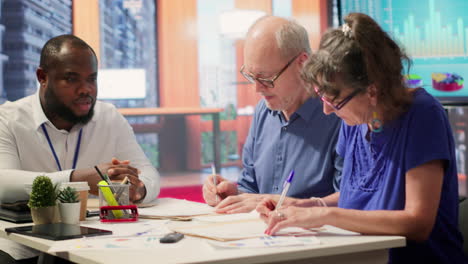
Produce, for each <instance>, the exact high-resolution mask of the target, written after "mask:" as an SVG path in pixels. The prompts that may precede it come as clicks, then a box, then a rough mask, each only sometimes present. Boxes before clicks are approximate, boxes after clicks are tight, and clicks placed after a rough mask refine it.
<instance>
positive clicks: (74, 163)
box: [41, 124, 83, 171]
mask: <svg viewBox="0 0 468 264" xmlns="http://www.w3.org/2000/svg"><path fill="white" fill-rule="evenodd" d="M41 127H42V130H43V131H44V134H45V136H46V138H47V142H49V147H50V150H51V151H52V154H53V155H54V158H55V162H56V163H57V167H58V169H59V171H61V170H62V166H60V161H59V159H58V157H57V153H55V149H54V145H53V144H52V141H51V140H50V137H49V133H47V129H46V127H45V125H44V124H42V125H41ZM82 133H83V128H80V133H79V134H78V141H77V142H76V147H75V156H74V157H73V167H72V169H75V168H76V162H77V161H78V154H79V152H80V145H81V134H82Z"/></svg>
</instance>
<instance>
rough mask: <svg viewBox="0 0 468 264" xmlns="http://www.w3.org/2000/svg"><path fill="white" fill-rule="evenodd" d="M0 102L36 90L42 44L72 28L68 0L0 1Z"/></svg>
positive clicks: (26, 94) (70, 2)
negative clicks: (37, 69)
mask: <svg viewBox="0 0 468 264" xmlns="http://www.w3.org/2000/svg"><path fill="white" fill-rule="evenodd" d="M0 7H1V13H0V14H1V18H0V41H1V44H2V45H1V49H0V103H2V102H4V101H5V100H10V101H14V100H17V99H19V98H22V97H25V96H28V95H31V94H33V93H35V92H36V91H37V87H38V86H37V81H36V73H35V72H36V68H37V66H38V65H39V58H40V53H41V48H42V46H43V45H44V44H45V42H46V41H47V40H49V39H50V38H51V37H53V36H57V35H61V34H69V33H71V31H72V20H71V14H72V11H71V8H72V1H71V0H47V1H45V0H3V1H0Z"/></svg>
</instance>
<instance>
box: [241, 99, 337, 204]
mask: <svg viewBox="0 0 468 264" xmlns="http://www.w3.org/2000/svg"><path fill="white" fill-rule="evenodd" d="M340 124H341V121H340V120H339V119H338V118H337V117H336V116H335V115H328V116H327V115H325V114H324V113H323V111H322V103H321V102H320V101H319V100H318V99H316V98H309V99H308V100H307V101H306V102H305V103H304V104H303V105H302V106H301V107H300V108H299V109H298V110H297V111H296V112H295V113H294V114H292V116H291V118H290V120H289V121H287V120H285V118H284V116H283V114H282V113H281V112H280V111H272V110H270V109H268V108H267V106H266V104H265V101H263V100H262V101H260V102H259V103H258V105H257V107H256V109H255V114H254V118H253V121H252V125H251V127H250V131H249V136H248V137H247V141H246V143H245V145H244V150H243V155H242V161H243V166H244V169H243V171H242V175H241V176H240V178H239V180H238V184H239V189H240V191H242V192H248V193H273V194H278V193H281V191H282V189H283V183H284V181H285V179H286V178H287V176H288V174H289V173H290V172H291V170H294V171H295V175H294V179H293V181H292V184H291V187H290V189H289V191H288V196H291V197H297V198H309V197H312V196H317V197H323V196H326V195H329V194H331V193H334V192H335V191H337V187H338V186H339V183H338V182H339V179H340V177H341V168H342V164H343V159H342V158H341V157H339V156H338V155H337V154H336V150H335V147H336V142H337V139H338V133H339V127H340Z"/></svg>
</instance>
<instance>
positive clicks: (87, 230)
mask: <svg viewBox="0 0 468 264" xmlns="http://www.w3.org/2000/svg"><path fill="white" fill-rule="evenodd" d="M5 231H6V232H9V233H18V234H22V235H28V236H34V237H40V238H45V239H49V240H65V239H73V238H80V237H85V236H86V237H88V236H100V235H111V234H112V231H109V230H104V229H97V228H91V227H85V226H80V225H71V224H64V223H56V224H43V225H30V226H18V227H10V228H5Z"/></svg>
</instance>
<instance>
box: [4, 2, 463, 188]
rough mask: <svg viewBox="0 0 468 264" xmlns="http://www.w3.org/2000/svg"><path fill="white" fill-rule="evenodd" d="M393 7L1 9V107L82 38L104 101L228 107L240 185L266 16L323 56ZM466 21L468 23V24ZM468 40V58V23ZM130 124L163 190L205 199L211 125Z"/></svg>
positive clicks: (227, 129) (197, 119)
mask: <svg viewBox="0 0 468 264" xmlns="http://www.w3.org/2000/svg"><path fill="white" fill-rule="evenodd" d="M396 2H398V1H396ZM416 2H418V1H416ZM449 2H456V3H458V2H461V1H460V0H458V1H457V0H450V1H449ZM431 3H432V7H431V6H430V5H429V6H428V7H427V8H428V12H429V11H432V12H433V13H435V12H439V13H438V14H439V22H440V23H442V24H443V25H444V26H446V25H449V24H450V23H452V21H446V20H443V19H448V17H447V16H445V17H443V16H442V18H441V17H440V16H441V14H442V15H444V14H445V13H444V12H445V11H446V10H443V9H442V10H440V9H439V7H440V6H442V2H441V0H431V1H430V2H429V4H431ZM439 4H440V5H439ZM444 4H447V1H444ZM434 6H436V7H437V8H434ZM389 8H390V9H391V8H392V6H391V1H385V0H381V1H372V0H361V1H354V0H353V1H346V0H328V1H327V0H74V1H71V0H3V1H2V0H0V9H1V12H0V40H1V42H0V43H1V45H0V103H2V102H4V101H5V100H10V101H13V100H17V99H19V98H21V97H24V96H27V95H30V94H32V93H34V92H35V91H36V90H37V87H38V84H37V81H36V77H35V69H36V67H37V66H38V63H39V55H40V49H41V47H42V46H43V44H44V43H45V41H47V40H48V39H49V38H51V37H53V36H56V35H60V34H65V33H73V34H75V35H77V36H79V37H81V38H83V39H84V40H85V41H87V42H88V43H89V44H90V45H91V46H92V47H93V48H94V50H95V51H96V53H97V55H98V57H99V68H100V73H99V85H100V86H99V96H98V97H99V99H101V100H104V101H108V102H111V103H113V104H115V105H116V106H117V107H119V108H149V107H159V108H167V107H171V108H174V107H194V108H197V107H200V108H223V109H224V111H223V112H222V113H221V115H220V117H221V121H220V127H221V146H220V158H221V164H222V169H221V172H222V174H223V176H226V177H228V178H229V179H231V180H236V178H237V175H238V173H239V171H240V168H241V155H242V147H243V144H244V142H245V139H246V136H247V133H248V128H249V126H250V122H251V120H252V114H253V109H254V107H255V105H256V103H257V101H258V100H259V98H260V97H259V96H258V95H256V93H255V91H254V89H253V88H252V87H251V86H250V85H249V84H247V83H246V82H245V80H244V79H243V77H242V76H241V75H240V74H239V69H240V67H241V66H242V64H243V52H242V48H243V37H244V34H245V32H246V30H247V28H248V27H249V26H250V25H251V23H252V22H253V21H254V20H255V19H256V18H258V17H260V16H262V15H265V14H273V15H278V16H283V17H288V18H294V19H296V20H297V21H298V22H299V23H300V24H302V25H304V26H305V27H306V28H307V30H308V32H309V35H310V40H311V45H312V48H313V49H315V48H316V47H317V45H318V41H319V38H320V35H321V34H322V33H323V32H324V31H325V30H326V28H327V27H329V26H337V25H339V24H340V23H341V22H340V20H341V17H342V16H343V15H344V14H343V12H349V11H361V12H367V13H370V14H371V15H373V16H374V17H375V16H379V15H381V13H382V12H387V13H388V12H390V10H389ZM431 8H432V9H431ZM399 11H401V10H399ZM406 11H408V10H406ZM410 11H411V10H410ZM410 11H408V12H410ZM387 13H385V14H387ZM461 19H462V21H463V19H465V20H464V21H467V23H466V24H468V16H467V15H465V16H464V17H461ZM382 21H383V22H382V23H388V22H389V21H388V19H387V18H384V19H383V20H382ZM444 23H445V24H444ZM457 23H458V24H457ZM455 25H459V26H460V23H459V22H454V27H455ZM403 33H404V32H403ZM403 33H402V34H403ZM451 34H452V35H453V34H455V35H456V34H457V33H456V32H453V33H451ZM459 34H462V36H460V35H459V36H458V37H459V39H460V40H459V42H461V44H460V45H465V46H466V47H467V48H466V51H467V53H466V54H468V45H467V43H468V29H467V27H466V25H464V24H463V23H462V25H461V33H459ZM463 34H464V35H463ZM461 47H462V49H463V46H461ZM466 54H465V55H462V56H461V58H460V60H461V63H462V64H466V63H467V55H466ZM410 55H411V54H410ZM452 57H457V56H452ZM456 59H458V57H457V58H456ZM464 66H465V67H467V65H464ZM465 77H466V76H465ZM463 103H464V102H461V103H460V104H459V105H457V104H455V105H452V106H451V107H450V109H449V110H448V112H449V115H450V118H451V121H452V125H453V128H454V133H455V139H456V142H457V149H456V151H457V157H458V166H459V180H460V194H466V176H465V173H466V166H467V165H466V154H465V151H466V144H467V143H466V133H467V126H468V125H467V124H468V118H467V115H466V114H465V113H466V111H467V110H466V108H464V107H463ZM127 118H128V120H129V122H130V123H131V124H132V126H133V128H134V130H135V132H136V135H137V139H138V141H139V143H140V144H141V146H142V148H143V150H144V151H145V153H146V154H147V156H148V157H149V159H150V160H151V162H152V163H153V164H154V165H155V166H156V167H157V168H158V169H159V170H160V172H161V175H162V187H163V188H171V187H180V186H187V187H193V188H194V189H197V190H198V189H199V185H200V184H201V183H202V181H203V178H204V177H205V176H206V175H207V174H209V173H210V170H209V166H210V164H211V163H213V161H214V153H213V145H212V144H213V140H212V139H213V133H212V127H213V120H211V116H210V115H205V116H203V115H202V116H200V115H190V116H182V117H177V118H171V117H156V116H143V117H127Z"/></svg>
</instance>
